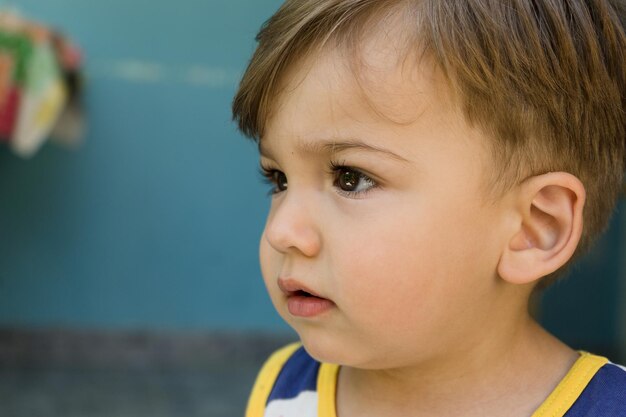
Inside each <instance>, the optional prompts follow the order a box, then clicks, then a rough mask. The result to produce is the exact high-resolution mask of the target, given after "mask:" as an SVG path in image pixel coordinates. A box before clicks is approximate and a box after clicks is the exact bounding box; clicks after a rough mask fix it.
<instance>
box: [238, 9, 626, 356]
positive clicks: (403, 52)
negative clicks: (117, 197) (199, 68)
mask: <svg viewBox="0 0 626 417" xmlns="http://www.w3.org/2000/svg"><path fill="white" fill-rule="evenodd" d="M620 16H621V17H622V18H623V16H624V9H623V7H622V5H621V3H620V4H618V1H615V0H613V1H606V0H597V1H563V0H561V1H557V0H542V1H539V0H534V1H531V0H527V1H523V0H512V1H509V2H502V1H499V0H467V1H457V0H415V1H399V0H395V1H386V0H296V1H287V2H286V3H285V4H284V5H283V6H282V7H281V9H280V10H279V11H278V12H277V13H276V14H275V15H274V16H273V17H272V18H271V19H270V20H269V21H268V22H267V23H266V24H265V26H264V27H263V29H262V30H261V32H260V33H259V36H258V40H259V46H258V48H257V50H256V52H255V55H254V57H253V59H252V61H251V63H250V65H249V67H248V70H247V71H246V73H245V75H244V77H243V80H242V82H241V86H240V89H239V92H238V93H237V96H236V97H235V100H234V105H233V112H234V117H235V119H236V120H237V121H238V122H239V127H240V129H241V130H242V132H244V133H245V134H246V135H247V136H249V137H252V138H255V139H257V140H258V141H259V147H260V150H261V154H262V160H261V163H262V165H263V168H264V170H265V171H266V174H267V176H268V177H269V179H270V181H271V182H272V184H273V185H274V192H275V196H274V197H273V202H272V209H271V211H270V215H269V217H268V224H267V226H266V229H265V232H264V237H263V240H262V242H261V261H262V262H261V263H262V269H263V275H264V278H265V280H266V283H267V285H268V289H269V292H270V295H271V296H272V299H273V301H274V303H275V305H276V307H277V309H278V311H279V312H280V313H281V314H282V315H283V317H284V318H285V319H286V320H287V321H288V322H289V323H290V324H292V325H293V326H294V327H295V328H296V330H298V332H299V333H300V336H301V337H302V339H303V341H304V342H305V346H307V348H308V349H310V350H311V351H312V352H313V353H316V352H317V353H318V354H319V356H320V357H322V358H323V359H328V360H332V361H335V362H341V363H345V362H348V361H352V362H351V363H352V364H358V365H361V366H371V367H381V366H397V365H398V364H399V363H400V361H402V360H406V359H407V358H409V357H410V356H411V355H414V354H415V352H411V351H410V350H411V346H415V343H419V342H420V341H421V342H422V345H423V343H424V341H425V340H428V341H429V344H428V345H429V346H430V348H432V349H431V350H430V351H429V352H430V353H432V354H435V353H434V352H444V351H445V350H446V348H445V347H448V348H452V349H454V348H457V349H463V348H464V345H465V342H466V343H476V342H478V341H479V340H481V338H483V339H482V340H488V336H489V335H488V334H486V333H485V332H488V331H489V332H491V331H493V332H495V331H497V332H498V334H500V335H505V334H507V332H508V331H509V328H508V327H507V326H508V325H509V324H510V323H511V321H512V320H515V317H516V316H517V315H519V312H520V311H522V310H523V309H524V308H525V307H524V304H525V303H526V301H527V295H528V294H529V293H530V291H531V290H532V288H533V287H534V285H535V284H536V282H537V281H538V279H539V278H540V277H542V276H546V275H550V274H552V273H554V272H555V271H557V270H559V269H560V268H562V267H563V266H564V265H565V264H566V263H567V262H568V260H569V259H571V258H572V256H573V254H574V252H575V251H576V248H577V247H579V248H580V247H585V246H587V244H588V242H590V241H591V240H592V239H593V238H594V237H596V236H597V235H598V234H599V233H600V232H601V230H602V229H603V228H604V227H605V225H606V222H607V220H608V218H609V216H610V214H611V211H612V210H613V207H614V204H615V200H616V198H617V195H618V193H619V190H620V187H621V185H622V178H623V173H624V166H625V163H626V156H625V147H626V132H625V129H626V114H625V99H626V68H625V64H624V61H625V57H624V50H625V49H626V37H625V35H624V30H623V26H622V24H621V23H620ZM585 201H586V204H585ZM583 205H584V206H585V210H584V213H583ZM583 223H584V230H583V227H582V225H583ZM580 240H582V245H579V241H580ZM510 283H515V284H527V285H513V286H511V285H508V284H510ZM306 293H309V294H306ZM311 294H313V295H317V296H318V297H310V295H311ZM520 294H522V295H523V296H520ZM512 300H517V301H518V302H517V303H512V302H511V301H512ZM322 323H325V324H327V325H326V326H321V324H322ZM477 324H480V329H482V331H478V330H480V329H478V328H477ZM446 327H447V328H449V329H450V332H442V330H441V329H443V328H446ZM451 327H453V328H454V329H452V328H451ZM403 338H404V340H403V341H404V342H406V343H403V345H405V346H406V348H407V349H408V350H407V351H406V352H400V353H398V354H395V356H389V358H388V360H387V361H385V359H381V357H380V356H372V355H373V353H372V352H374V351H376V352H392V351H393V352H397V347H398V346H397V345H398V340H399V339H403ZM338 341H339V342H338ZM463 341H465V342H463ZM391 345H394V347H393V348H391ZM339 346H343V348H342V349H340V350H335V349H336V348H338V347H339ZM346 346H347V347H346ZM356 346H360V348H359V349H361V350H360V353H361V354H362V355H361V356H360V357H358V358H355V354H354V353H346V352H348V351H349V350H350V348H351V347H354V348H355V349H354V350H352V352H356V350H358V349H356ZM363 346H368V348H367V349H363ZM368 349H371V351H369V350H368ZM331 352H332V353H331ZM423 353H424V354H427V352H425V351H424V352H423ZM404 354H405V355H404ZM398 355H400V356H398ZM348 356H350V359H348ZM357 356H358V355H357Z"/></svg>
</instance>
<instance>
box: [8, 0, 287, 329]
mask: <svg viewBox="0 0 626 417" xmlns="http://www.w3.org/2000/svg"><path fill="white" fill-rule="evenodd" d="M5 4H6V2H5ZM10 5H11V6H14V7H17V8H18V9H19V10H20V12H21V13H22V14H23V15H25V16H28V17H31V18H34V19H37V20H41V21H45V22H47V23H49V24H50V25H52V26H55V27H59V28H62V29H63V30H64V31H65V32H66V33H67V35H69V36H70V37H71V38H73V39H75V40H76V42H77V43H78V44H79V45H80V46H81V47H82V49H83V50H84V53H85V56H86V63H85V66H86V74H87V77H88V83H87V96H86V104H87V107H88V114H89V133H88V136H87V137H86V140H85V142H84V145H83V146H82V147H80V148H79V149H78V150H77V151H75V152H74V151H68V150H65V149H62V148H59V147H57V146H54V145H53V144H47V145H46V146H45V147H44V148H43V149H42V151H41V152H40V153H39V154H37V155H36V156H35V157H34V158H33V159H32V160H28V161H24V160H21V159H19V158H17V157H15V156H13V155H12V154H11V153H10V152H9V151H8V150H7V149H6V148H5V147H0V196H3V197H0V235H1V236H2V238H1V239H0V324H5V325H28V326H31V325H36V326H42V325H61V326H64V325H70V326H104V327H113V328H118V327H165V328H170V327H175V328H207V327H208V328H244V329H245V328H271V329H274V328H282V327H280V326H281V324H280V321H279V319H278V317H277V316H276V315H275V314H274V312H273V310H272V307H271V305H270V303H269V301H268V300H267V297H265V293H264V288H263V286H262V283H261V279H260V272H259V268H258V262H257V241H258V237H259V235H260V233H261V230H262V225H263V218H264V215H265V212H266V209H267V203H268V200H267V198H266V196H265V194H266V188H265V186H263V185H261V182H260V181H259V175H258V173H257V171H258V169H257V167H258V158H257V154H256V148H255V146H254V145H253V144H252V143H250V142H248V141H246V140H244V139H243V138H242V137H241V136H240V135H239V134H238V133H237V132H236V130H235V126H234V124H233V123H232V122H231V121H230V102H231V100H232V96H233V94H234V91H235V88H236V84H237V81H238V79H239V77H240V75H241V73H242V71H243V70H244V68H245V65H246V63H247V60H248V59H249V56H250V54H251V53H252V51H253V48H254V45H255V43H254V35H255V34H256V31H257V30H258V28H259V26H260V25H261V23H262V22H263V21H264V20H265V19H266V18H267V17H269V15H270V14H271V13H272V12H273V10H275V9H276V8H277V7H278V5H279V1H278V0H264V1H248V0H181V1H164V0H107V1H101V0H20V1H12V2H10Z"/></svg>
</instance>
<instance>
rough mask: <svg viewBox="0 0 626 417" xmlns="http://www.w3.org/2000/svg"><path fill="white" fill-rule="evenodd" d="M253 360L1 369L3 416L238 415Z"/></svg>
mask: <svg viewBox="0 0 626 417" xmlns="http://www.w3.org/2000/svg"><path fill="white" fill-rule="evenodd" d="M257 371H258V365H256V364H254V365H253V364H248V365H240V366H233V367H229V368H228V369H226V367H224V366H217V365H216V366H215V367H214V368H212V369H210V368H206V369H203V370H197V371H192V370H178V371H177V370H166V371H150V370H103V369H101V370H96V369H93V370H80V369H73V370H72V369H56V370H55V369H22V370H10V369H5V370H0V416H3V417H39V416H41V417H53V416H54V417H56V416H59V417H61V416H63V417H143V416H145V417H148V416H150V417H166V416H167V417H170V416H171V417H173V416H186V417H195V416H207V417H231V416H232V417H235V416H242V415H243V413H244V409H245V402H246V399H247V395H248V392H249V390H250V387H251V385H252V383H253V381H254V378H255V375H256V372H257Z"/></svg>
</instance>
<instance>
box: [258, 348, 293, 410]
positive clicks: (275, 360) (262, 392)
mask: <svg viewBox="0 0 626 417" xmlns="http://www.w3.org/2000/svg"><path fill="white" fill-rule="evenodd" d="M300 346H301V343H292V344H290V345H287V346H285V347H284V348H282V349H280V350H278V351H276V352H275V353H274V354H272V356H270V358H269V359H268V360H267V362H265V365H263V367H262V368H261V371H260V372H259V376H258V377H257V379H256V382H255V383H254V387H253V388H252V393H251V394H250V399H249V400H248V407H247V408H246V417H263V414H265V406H266V404H267V399H268V398H269V396H270V394H271V393H272V388H274V383H275V382H276V378H278V374H279V373H280V371H281V369H283V365H284V364H285V362H287V359H289V358H290V357H291V355H292V354H293V353H294V352H295V351H296V350H297V349H298V348H299V347H300Z"/></svg>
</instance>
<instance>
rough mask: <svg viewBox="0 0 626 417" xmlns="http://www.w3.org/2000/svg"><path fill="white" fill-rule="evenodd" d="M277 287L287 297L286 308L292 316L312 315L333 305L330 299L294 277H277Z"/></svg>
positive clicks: (318, 313) (320, 312)
mask: <svg viewBox="0 0 626 417" xmlns="http://www.w3.org/2000/svg"><path fill="white" fill-rule="evenodd" d="M278 287H279V288H280V290H281V291H282V292H283V294H285V296H286V297H287V308H288V310H289V312H290V313H291V314H292V315H293V316H297V317H314V316H317V315H320V314H322V313H324V312H326V311H328V310H330V309H331V308H332V307H334V306H335V303H333V302H332V301H331V300H329V299H327V298H324V297H322V296H321V295H319V294H317V293H315V292H313V291H312V290H311V289H309V288H307V287H306V286H304V285H303V284H301V283H300V282H298V281H296V280H294V279H291V278H289V279H283V278H279V279H278Z"/></svg>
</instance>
